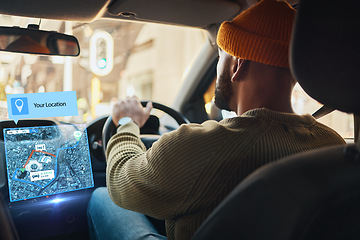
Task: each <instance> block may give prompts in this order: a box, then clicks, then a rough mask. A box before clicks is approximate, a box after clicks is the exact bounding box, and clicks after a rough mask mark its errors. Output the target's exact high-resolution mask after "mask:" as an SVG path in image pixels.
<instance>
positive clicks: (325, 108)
mask: <svg viewBox="0 0 360 240" xmlns="http://www.w3.org/2000/svg"><path fill="white" fill-rule="evenodd" d="M334 110H335V108H332V107H328V106H325V105H324V106H322V107H321V108H319V109H318V110H317V111H316V112H314V113H313V114H312V116H313V117H314V118H316V119H319V118H321V117H323V116H325V115H328V114H329V113H332V112H333V111H334Z"/></svg>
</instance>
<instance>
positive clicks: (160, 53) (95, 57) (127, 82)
mask: <svg viewBox="0 0 360 240" xmlns="http://www.w3.org/2000/svg"><path fill="white" fill-rule="evenodd" d="M0 20H1V22H2V25H3V26H20V27H27V25H28V24H38V23H39V19H29V18H21V17H11V16H0ZM40 29H42V30H55V31H58V32H63V33H67V34H73V35H75V36H76V37H77V38H78V40H79V44H80V49H81V51H80V56H79V57H52V56H40V55H39V56H36V55H27V54H16V53H13V54H12V53H6V52H0V61H1V64H0V111H1V112H0V119H1V120H4V119H8V116H7V104H6V94H21V93H39V92H59V91H76V97H77V104H78V116H73V117H62V118H57V120H59V121H66V122H72V123H89V122H90V121H92V120H94V119H96V118H98V117H100V116H104V115H108V114H110V112H111V109H112V104H113V103H114V102H115V101H116V100H117V99H119V98H124V97H126V96H132V95H137V96H138V97H139V98H140V99H142V100H152V101H156V102H160V103H162V104H165V105H169V106H171V105H172V103H173V101H174V100H175V97H176V95H177V93H178V92H179V91H180V86H181V85H182V80H183V79H184V75H185V74H186V72H187V70H188V69H189V67H190V65H191V63H192V61H193V60H194V59H195V57H196V55H197V54H198V53H199V50H200V49H201V48H202V46H203V45H204V43H205V41H206V38H207V35H206V32H205V31H202V30H199V29H193V28H185V27H177V26H167V25H160V24H149V23H146V24H143V23H133V22H132V23H129V22H124V21H114V20H99V21H95V22H92V23H89V24H84V23H74V22H63V21H54V20H42V21H41V23H40Z"/></svg>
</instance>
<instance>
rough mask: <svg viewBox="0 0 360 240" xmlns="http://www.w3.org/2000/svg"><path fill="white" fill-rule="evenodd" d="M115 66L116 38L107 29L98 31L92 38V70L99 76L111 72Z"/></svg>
mask: <svg viewBox="0 0 360 240" xmlns="http://www.w3.org/2000/svg"><path fill="white" fill-rule="evenodd" d="M113 66H114V40H113V38H112V36H111V35H110V34H109V33H108V32H105V31H97V32H95V33H94V34H93V35H92V36H91V38H90V70H91V71H92V72H93V73H94V74H95V75H97V76H105V75H107V74H109V73H110V72H111V71H112V69H113Z"/></svg>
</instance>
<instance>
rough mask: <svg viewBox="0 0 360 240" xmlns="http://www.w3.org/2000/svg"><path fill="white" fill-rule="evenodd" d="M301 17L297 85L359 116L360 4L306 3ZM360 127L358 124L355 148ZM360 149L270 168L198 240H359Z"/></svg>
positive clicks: (301, 157) (294, 50) (230, 200)
mask: <svg viewBox="0 0 360 240" xmlns="http://www.w3.org/2000/svg"><path fill="white" fill-rule="evenodd" d="M297 9H298V10H297V16H296V21H295V26H294V31H293V38H292V43H291V56H290V57H291V60H290V61H291V69H292V71H293V73H294V76H295V78H296V79H297V81H298V82H299V84H300V85H301V86H302V87H303V89H304V90H305V91H306V92H307V93H308V94H309V95H310V96H311V97H313V98H314V99H316V100H318V101H319V102H321V103H323V104H324V105H325V106H328V107H330V108H336V109H338V110H341V111H344V112H349V113H354V116H355V115H358V114H360V94H359V89H360V77H359V76H358V68H359V66H358V65H359V63H360V61H359V59H360V47H359V46H360V14H359V13H358V11H359V9H360V2H359V1H358V0H345V1H336V2H335V1H331V2H329V1H326V0H317V1H313V0H301V1H300V2H299V4H298V7H297ZM358 124H359V121H358V118H357V117H356V118H355V140H357V136H358V131H359V128H358ZM359 147H360V146H359V145H358V143H355V144H347V145H345V146H334V147H328V148H324V149H320V150H314V151H309V152H306V153H300V154H297V155H294V156H290V157H287V158H285V159H281V160H279V161H277V162H274V163H271V164H268V165H265V166H263V167H262V168H260V169H258V170H256V171H255V172H254V173H253V174H251V175H250V176H248V177H247V178H246V179H245V180H244V181H242V182H241V183H240V184H239V185H238V186H237V187H236V188H235V189H234V190H233V192H232V193H230V194H229V195H228V196H227V197H226V198H225V199H224V200H223V202H222V203H221V204H220V205H219V206H218V207H217V208H216V209H215V210H214V211H213V213H212V214H211V215H210V216H209V217H208V218H207V219H206V220H205V222H204V223H203V224H202V226H201V227H200V228H199V229H198V231H197V232H196V233H195V235H194V236H193V238H192V239H193V240H203V239H206V240H209V239H251V240H256V239H276V240H281V239H327V240H328V239H360V227H359V225H360V151H359V149H360V148H359Z"/></svg>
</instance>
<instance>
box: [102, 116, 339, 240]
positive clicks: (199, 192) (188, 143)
mask: <svg viewBox="0 0 360 240" xmlns="http://www.w3.org/2000/svg"><path fill="white" fill-rule="evenodd" d="M344 143H345V142H344V140H343V139H342V138H341V137H340V136H339V135H338V134H337V133H336V132H335V131H333V130H332V129H330V128H328V127H326V126H325V125H323V124H321V123H318V122H317V121H316V120H315V119H314V118H313V117H312V116H310V115H301V116H299V115H296V114H286V113H279V112H273V111H270V110H267V109H254V110H250V111H248V112H246V113H244V114H243V115H241V116H239V117H235V118H232V119H225V120H222V121H221V122H220V123H219V122H216V121H206V122H204V123H203V124H201V125H200V124H187V125H181V126H180V128H179V129H177V130H176V131H173V132H170V133H167V134H164V135H163V136H162V137H161V138H160V139H159V140H158V141H157V142H155V143H154V144H153V147H152V148H150V149H149V150H147V151H146V148H145V146H144V144H143V143H142V142H141V140H140V138H139V128H138V127H137V126H136V125H135V124H134V123H128V124H125V125H123V126H121V127H120V128H119V129H118V131H117V134H115V135H114V136H113V137H112V138H111V140H110V141H109V144H108V149H107V153H106V156H107V188H108V191H109V194H110V196H111V198H112V200H113V201H114V202H115V203H116V204H117V205H119V206H121V207H123V208H126V209H130V210H133V211H137V212H141V213H144V214H146V215H149V216H152V217H155V218H159V219H165V220H166V231H167V236H168V239H177V240H180V239H190V238H191V236H192V235H193V234H194V233H195V231H196V230H197V228H198V227H199V226H200V224H201V223H202V222H203V221H204V220H205V218H206V217H207V216H208V215H209V214H210V213H211V211H212V210H213V209H214V208H215V207H216V206H217V205H218V204H219V203H220V202H221V200H223V199H224V197H225V196H226V195H228V194H229V193H230V191H231V190H232V189H234V188H235V186H236V185H238V183H239V182H240V181H241V180H243V179H244V178H245V177H246V176H248V175H249V174H250V173H251V172H253V171H254V170H255V169H257V168H259V167H260V166H262V165H264V164H267V163H269V162H272V161H274V160H277V159H280V158H282V157H285V156H288V155H290V154H294V153H298V152H302V151H307V150H311V149H316V148H321V147H325V146H329V145H336V144H344ZM114 224H116V223H114Z"/></svg>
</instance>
